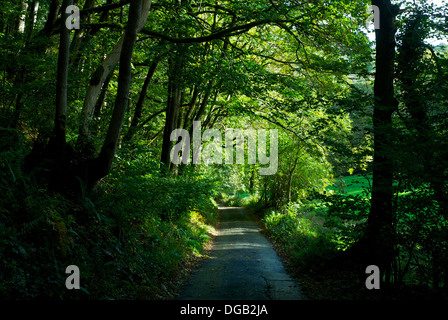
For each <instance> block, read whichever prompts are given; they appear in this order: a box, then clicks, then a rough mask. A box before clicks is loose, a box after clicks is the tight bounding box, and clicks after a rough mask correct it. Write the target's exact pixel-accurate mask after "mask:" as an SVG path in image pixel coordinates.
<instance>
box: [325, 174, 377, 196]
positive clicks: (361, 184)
mask: <svg viewBox="0 0 448 320" xmlns="http://www.w3.org/2000/svg"><path fill="white" fill-rule="evenodd" d="M368 179H372V176H371V175H367V178H366V177H364V176H362V175H359V174H357V175H351V176H346V177H343V178H342V180H343V181H344V183H345V186H344V188H343V190H344V191H345V192H344V193H343V194H345V195H349V196H356V195H361V194H363V192H364V191H365V190H366V189H369V186H370V185H369V180H368ZM338 183H339V179H335V182H334V184H333V185H332V186H329V187H327V189H328V190H333V191H335V192H339V188H338V187H337V184H338ZM370 183H371V181H370ZM341 189H342V188H341Z"/></svg>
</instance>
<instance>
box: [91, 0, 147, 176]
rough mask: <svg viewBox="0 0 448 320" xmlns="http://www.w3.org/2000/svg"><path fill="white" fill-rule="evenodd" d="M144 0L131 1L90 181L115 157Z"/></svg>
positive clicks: (107, 169)
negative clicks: (107, 115) (113, 91)
mask: <svg viewBox="0 0 448 320" xmlns="http://www.w3.org/2000/svg"><path fill="white" fill-rule="evenodd" d="M143 1H144V0H133V1H131V5H130V8H129V20H128V26H127V28H126V33H125V35H124V38H123V50H121V54H120V69H119V76H118V88H117V96H116V100H115V107H114V110H113V113H112V119H111V121H110V123H109V129H108V131H107V135H106V138H105V140H104V143H103V147H102V149H101V152H100V155H99V157H98V159H97V160H96V165H95V168H94V169H95V170H93V171H92V172H89V174H90V176H89V180H90V181H89V182H90V183H92V182H96V181H97V180H99V179H101V178H102V177H104V176H106V175H107V174H108V173H109V172H110V169H111V167H112V162H113V158H114V155H115V151H116V148H117V144H118V139H119V137H120V131H121V127H122V124H123V120H124V115H125V113H126V108H127V105H128V100H129V87H130V83H131V70H132V68H131V61H132V54H133V52H134V45H135V42H136V40H137V34H138V31H139V30H138V28H139V20H140V19H145V18H146V17H143V16H142V3H143Z"/></svg>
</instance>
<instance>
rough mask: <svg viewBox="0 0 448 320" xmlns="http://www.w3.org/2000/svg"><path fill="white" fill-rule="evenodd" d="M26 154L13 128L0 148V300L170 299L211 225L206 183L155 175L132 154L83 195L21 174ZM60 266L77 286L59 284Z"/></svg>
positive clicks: (213, 212)
mask: <svg viewBox="0 0 448 320" xmlns="http://www.w3.org/2000/svg"><path fill="white" fill-rule="evenodd" d="M3 141H6V140H5V139H3ZM6 142H8V141H6ZM27 153H28V148H27V147H26V146H25V144H24V143H23V141H22V139H21V137H20V136H19V135H17V134H15V132H14V134H13V135H10V140H9V143H4V144H3V145H2V146H1V148H0V167H1V168H2V170H1V172H0V193H1V194H2V196H1V197H0V298H2V299H169V298H171V297H172V294H173V287H175V285H176V283H175V282H176V281H178V279H179V278H180V277H181V275H182V273H183V272H184V270H183V269H184V268H185V265H186V263H187V262H188V261H189V260H191V259H192V258H194V257H198V256H200V255H201V254H202V253H203V249H204V246H205V245H206V244H207V242H208V241H209V240H210V235H211V234H212V233H213V226H214V225H216V223H217V207H216V203H215V202H214V201H213V200H212V194H211V190H212V188H213V184H212V183H211V182H210V181H207V180H206V179H204V178H202V177H200V176H197V175H195V174H193V173H191V174H185V175H183V176H181V177H177V178H174V177H167V176H162V175H160V174H159V170H158V168H156V165H155V164H154V163H153V162H152V161H151V160H150V158H149V156H147V155H146V154H144V153H140V154H137V155H136V154H134V155H132V156H130V155H121V157H118V158H117V160H116V163H115V167H114V170H113V174H111V175H110V176H109V177H108V178H106V179H104V180H103V181H101V183H100V184H99V185H98V186H97V187H96V188H95V190H94V192H93V193H92V194H85V193H83V194H82V195H77V196H73V195H63V194H59V193H56V192H51V191H50V190H49V189H48V188H47V186H46V185H45V184H43V183H42V182H41V181H39V179H37V178H35V175H33V174H26V173H24V171H23V170H22V167H23V166H22V164H23V161H24V158H25V156H26V154H27ZM36 176H38V175H36ZM69 265H76V266H78V267H79V269H80V285H81V289H80V290H68V289H67V288H66V287H65V281H66V279H67V277H68V276H69V275H68V274H66V273H65V270H66V268H67V266H69Z"/></svg>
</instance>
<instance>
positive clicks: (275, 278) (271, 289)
mask: <svg viewBox="0 0 448 320" xmlns="http://www.w3.org/2000/svg"><path fill="white" fill-rule="evenodd" d="M220 215H221V224H220V227H219V230H218V236H217V237H216V240H215V244H214V246H213V249H212V252H211V254H210V258H209V259H207V260H206V261H205V262H204V263H203V265H202V266H201V267H200V268H199V269H198V270H196V271H195V272H194V273H193V275H192V277H191V278H190V280H189V281H188V282H187V284H186V285H185V287H184V288H183V289H182V291H181V293H180V295H179V296H178V297H177V299H178V300H303V299H306V297H305V296H304V295H303V293H302V292H301V290H300V288H299V286H298V285H297V283H296V282H295V281H294V280H293V279H291V278H290V277H289V275H288V274H287V273H286V272H285V269H284V267H283V265H282V262H281V261H280V259H279V257H278V256H277V254H276V252H275V251H274V249H273V248H272V246H271V244H270V243H269V241H268V240H267V239H266V238H265V237H264V236H263V235H262V234H261V233H260V228H259V226H258V224H257V223H256V222H255V220H254V219H253V218H252V217H251V215H250V214H249V213H248V212H247V210H245V209H244V208H235V207H224V206H220Z"/></svg>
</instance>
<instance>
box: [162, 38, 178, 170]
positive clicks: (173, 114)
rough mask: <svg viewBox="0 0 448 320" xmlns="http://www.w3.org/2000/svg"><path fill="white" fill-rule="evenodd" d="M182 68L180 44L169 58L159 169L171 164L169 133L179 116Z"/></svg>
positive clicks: (174, 127)
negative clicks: (166, 98) (172, 56)
mask: <svg viewBox="0 0 448 320" xmlns="http://www.w3.org/2000/svg"><path fill="white" fill-rule="evenodd" d="M182 68H183V53H182V46H181V45H179V48H178V50H177V52H176V56H175V57H174V58H171V59H170V62H169V67H168V100H167V110H166V118H165V129H164V131H163V142H162V153H161V156H160V161H161V170H162V171H165V170H169V169H170V168H171V169H172V168H173V167H172V166H171V157H170V153H171V148H172V146H173V142H172V141H171V133H172V132H173V130H175V129H177V128H176V126H177V121H178V116H179V109H180V105H181V91H182V88H181V85H182V75H181V73H182V71H181V70H182Z"/></svg>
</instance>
